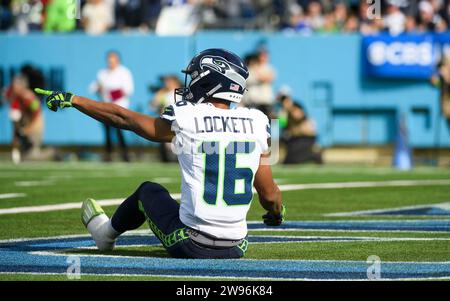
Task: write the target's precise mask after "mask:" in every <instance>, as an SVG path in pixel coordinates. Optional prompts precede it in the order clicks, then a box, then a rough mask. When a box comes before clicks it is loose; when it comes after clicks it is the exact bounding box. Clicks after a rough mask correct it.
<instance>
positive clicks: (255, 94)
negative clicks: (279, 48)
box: [243, 46, 275, 116]
mask: <svg viewBox="0 0 450 301" xmlns="http://www.w3.org/2000/svg"><path fill="white" fill-rule="evenodd" d="M247 68H248V70H249V76H248V78H247V89H248V91H247V93H245V94H244V96H245V98H244V101H243V103H244V105H247V106H249V107H255V108H257V109H259V110H261V111H262V112H263V113H264V114H266V115H267V116H270V114H271V111H272V106H273V103H274V101H275V97H274V93H273V86H272V82H273V80H274V79H275V69H274V68H273V67H272V65H270V63H269V52H268V50H267V49H266V47H265V46H260V47H259V48H258V50H257V51H256V53H255V55H254V56H252V57H251V64H250V66H247Z"/></svg>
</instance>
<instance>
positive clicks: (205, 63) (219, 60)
mask: <svg viewBox="0 0 450 301" xmlns="http://www.w3.org/2000/svg"><path fill="white" fill-rule="evenodd" d="M204 67H210V68H212V69H214V70H217V71H218V72H220V73H223V74H225V73H226V71H227V70H230V69H231V67H230V64H229V63H228V62H227V61H226V60H225V59H224V58H223V57H220V56H204V57H202V60H201V61H200V68H202V69H203V68H204Z"/></svg>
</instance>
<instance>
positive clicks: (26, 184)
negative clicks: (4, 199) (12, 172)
mask: <svg viewBox="0 0 450 301" xmlns="http://www.w3.org/2000/svg"><path fill="white" fill-rule="evenodd" d="M53 183H54V182H53V181H49V180H45V181H17V182H14V185H15V186H17V187H35V186H49V185H53Z"/></svg>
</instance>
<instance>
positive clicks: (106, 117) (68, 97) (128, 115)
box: [35, 89, 174, 142]
mask: <svg viewBox="0 0 450 301" xmlns="http://www.w3.org/2000/svg"><path fill="white" fill-rule="evenodd" d="M35 91H36V93H39V94H43V95H47V100H46V103H47V107H48V108H49V109H50V110H52V111H55V112H56V111H57V110H58V108H61V109H63V108H67V107H74V108H76V109H77V110H79V111H81V112H83V113H84V114H86V115H88V116H90V117H92V118H94V119H96V120H98V121H100V122H102V123H105V124H107V125H111V126H113V127H116V128H120V129H125V130H130V131H133V132H135V133H136V134H138V135H140V136H142V137H144V138H146V139H149V140H153V141H162V142H166V141H167V142H170V141H171V140H172V138H173V136H174V133H173V132H172V130H171V127H170V124H168V123H167V122H165V121H164V120H162V119H161V118H153V117H150V116H147V115H143V114H140V113H137V112H133V111H130V110H127V109H125V108H122V107H120V106H118V105H115V104H112V103H103V102H98V101H94V100H91V99H89V98H86V97H81V96H76V95H73V94H71V93H64V92H54V91H46V90H42V89H35Z"/></svg>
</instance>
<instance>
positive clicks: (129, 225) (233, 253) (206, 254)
mask: <svg viewBox="0 0 450 301" xmlns="http://www.w3.org/2000/svg"><path fill="white" fill-rule="evenodd" d="M179 210H180V205H179V204H178V203H177V201H175V200H174V199H173V198H172V197H171V196H170V194H169V192H168V191H167V190H166V189H165V188H164V187H163V186H161V185H159V184H157V183H152V182H144V183H142V184H141V185H140V186H139V188H138V189H137V190H136V191H135V192H134V193H133V194H132V195H131V196H130V197H128V198H127V199H126V200H125V201H124V202H123V203H122V204H121V205H120V206H119V207H118V208H117V210H116V212H115V213H114V215H113V217H112V218H111V224H112V226H113V228H114V229H115V230H116V231H117V232H120V233H123V232H125V231H129V230H134V229H137V228H139V227H140V226H141V225H142V224H143V223H144V222H145V221H146V220H147V222H148V224H149V226H150V229H151V230H152V231H153V233H154V234H155V235H156V237H158V239H159V240H160V241H161V243H162V244H163V246H164V248H166V250H167V251H168V252H169V254H170V256H172V257H175V258H223V259H226V258H241V257H243V256H244V254H245V252H246V251H247V247H248V242H247V240H244V241H243V242H242V243H241V244H240V245H238V246H235V247H232V248H227V249H211V248H206V247H202V246H199V245H198V244H196V243H194V242H193V241H192V240H191V239H190V238H189V236H188V235H187V233H186V230H187V229H188V228H187V227H186V226H185V225H184V224H183V223H182V222H181V220H180V216H179Z"/></svg>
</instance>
